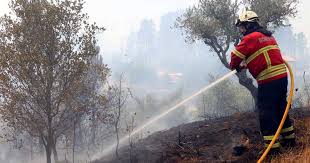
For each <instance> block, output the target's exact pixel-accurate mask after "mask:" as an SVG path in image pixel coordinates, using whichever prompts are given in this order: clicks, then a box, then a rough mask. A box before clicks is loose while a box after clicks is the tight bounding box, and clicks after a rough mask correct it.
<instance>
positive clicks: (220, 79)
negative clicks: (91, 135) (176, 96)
mask: <svg viewBox="0 0 310 163" xmlns="http://www.w3.org/2000/svg"><path fill="white" fill-rule="evenodd" d="M236 73H237V71H236V70H233V71H231V72H229V73H228V74H226V75H224V76H223V77H221V78H219V79H218V80H216V81H214V82H213V83H211V84H209V85H208V86H206V87H204V88H201V89H200V90H198V91H197V92H196V93H194V94H192V95H191V96H189V97H187V98H185V99H184V100H182V101H181V102H179V103H178V104H176V105H175V106H173V107H171V108H170V109H168V110H166V111H164V112H162V113H161V114H159V115H157V116H155V117H153V118H152V119H150V120H149V121H147V122H146V123H145V124H143V125H142V126H140V127H138V128H136V129H134V130H133V131H132V133H131V134H130V135H126V136H124V137H123V138H121V139H120V140H119V145H120V146H122V145H124V144H125V142H126V141H127V140H128V139H129V138H130V136H133V135H135V134H137V133H138V132H140V131H142V130H143V129H144V128H146V127H148V126H150V125H151V124H153V123H154V122H156V121H158V120H159V119H161V118H163V117H165V116H166V115H168V114H169V113H171V112H172V111H174V110H176V109H177V108H179V107H180V106H182V105H183V104H185V103H186V102H188V101H190V100H191V99H193V98H195V97H196V96H198V95H200V94H201V93H203V92H205V91H206V90H208V89H210V88H212V87H214V86H215V85H217V84H219V83H220V82H222V81H223V80H225V79H227V78H229V77H231V76H233V75H234V74H236ZM116 144H117V143H116V142H115V143H114V144H112V145H111V146H109V147H107V148H106V149H105V150H103V151H102V152H100V153H97V154H95V155H94V156H93V157H92V160H97V159H100V158H102V157H105V156H108V155H109V154H111V152H112V151H113V150H115V148H116Z"/></svg>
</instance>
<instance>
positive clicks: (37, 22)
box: [0, 0, 109, 163]
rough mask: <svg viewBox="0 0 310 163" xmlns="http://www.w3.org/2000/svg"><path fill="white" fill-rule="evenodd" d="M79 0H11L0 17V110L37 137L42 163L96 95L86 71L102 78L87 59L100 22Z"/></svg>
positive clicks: (104, 71)
mask: <svg viewBox="0 0 310 163" xmlns="http://www.w3.org/2000/svg"><path fill="white" fill-rule="evenodd" d="M83 4H84V2H83V0H75V1H69V0H64V1H60V0H56V1H48V0H12V1H11V3H10V8H11V10H12V14H10V15H5V16H3V17H2V18H1V19H0V55H1V56H0V93H1V104H0V114H1V117H2V118H3V119H4V121H5V122H6V123H7V125H8V126H9V127H11V128H14V129H15V130H18V131H20V132H27V133H28V134H30V135H31V136H32V137H37V138H40V140H41V141H42V142H43V145H44V147H45V152H46V159H47V163H51V154H52V151H53V153H54V156H57V151H56V143H57V139H58V138H59V137H60V136H61V135H62V134H63V133H64V132H65V131H67V130H68V129H70V128H71V127H72V126H73V123H74V120H75V119H76V118H77V117H81V116H82V115H83V114H84V113H86V112H88V111H89V106H90V105H92V104H93V103H95V102H96V101H98V100H97V99H98V98H97V97H98V94H97V93H96V92H92V91H91V89H90V88H89V87H88V84H90V83H91V82H93V81H90V80H87V79H88V78H87V74H88V72H89V71H90V70H96V71H98V72H100V81H102V82H103V81H105V79H106V76H107V74H108V72H109V69H108V68H107V66H106V65H102V64H101V65H98V64H92V62H91V59H92V57H94V56H95V55H96V54H98V52H97V50H96V38H95V35H96V33H97V32H101V31H103V30H104V28H102V27H99V26H97V25H96V24H95V23H89V22H88V16H87V14H85V13H83V12H82V9H83ZM55 159H57V157H55ZM56 161H57V160H56Z"/></svg>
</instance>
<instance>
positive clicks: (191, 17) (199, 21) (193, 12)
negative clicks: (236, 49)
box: [176, 0, 297, 101]
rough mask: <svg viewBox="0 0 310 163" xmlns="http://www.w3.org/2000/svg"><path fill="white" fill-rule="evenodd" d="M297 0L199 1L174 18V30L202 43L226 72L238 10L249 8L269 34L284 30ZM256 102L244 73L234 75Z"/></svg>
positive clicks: (235, 37)
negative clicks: (280, 28) (179, 30)
mask: <svg viewBox="0 0 310 163" xmlns="http://www.w3.org/2000/svg"><path fill="white" fill-rule="evenodd" d="M296 5H297V0H260V1H255V0H244V1H243V2H240V1H238V0H234V1H232V0H200V1H199V2H198V4H197V5H195V6H193V7H190V8H188V9H187V10H186V12H185V13H184V14H183V15H181V16H180V17H178V19H177V21H176V27H178V28H181V29H183V30H184V32H185V35H186V39H187V40H188V41H196V40H202V41H204V43H205V44H206V45H207V46H209V47H210V49H211V50H212V51H214V52H215V53H216V54H217V57H218V58H219V59H220V61H221V63H222V64H223V65H224V66H225V67H226V68H227V69H229V63H228V60H227V55H228V50H229V49H230V46H231V44H234V45H237V44H238V42H239V41H240V35H239V32H238V31H237V29H236V27H235V26H234V23H235V21H236V19H237V13H238V12H239V11H240V10H242V8H245V7H247V8H250V9H252V10H253V11H255V12H257V14H258V15H259V16H260V20H261V24H262V25H263V26H265V27H270V28H272V30H275V29H277V28H278V27H281V26H285V25H286V24H285V23H286V22H287V18H288V17H294V16H295V14H296V12H297V11H296ZM237 76H238V78H239V83H240V84H241V85H243V86H244V87H246V88H247V89H248V90H249V91H250V92H251V94H252V96H253V98H254V99H255V101H256V94H257V88H256V87H255V85H254V84H253V79H252V78H250V77H248V76H247V74H246V71H242V72H241V73H238V74H237Z"/></svg>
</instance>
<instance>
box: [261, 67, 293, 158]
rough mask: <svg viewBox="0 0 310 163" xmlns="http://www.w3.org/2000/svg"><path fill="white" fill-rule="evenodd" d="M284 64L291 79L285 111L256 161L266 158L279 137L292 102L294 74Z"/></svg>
mask: <svg viewBox="0 0 310 163" xmlns="http://www.w3.org/2000/svg"><path fill="white" fill-rule="evenodd" d="M285 65H286V67H287V69H288V71H289V74H290V79H291V84H290V93H289V96H288V102H287V105H286V108H285V112H284V114H283V117H282V120H281V122H280V124H279V127H278V129H277V131H276V133H275V136H274V137H273V139H272V141H271V142H270V144H269V145H268V147H267V148H266V150H265V151H264V153H263V155H262V156H261V157H260V159H259V160H258V161H257V163H261V162H263V160H264V159H265V158H266V156H267V154H268V152H269V151H270V149H271V147H272V146H273V144H274V143H275V141H276V140H277V138H278V137H279V135H280V133H281V130H282V127H283V125H284V121H285V120H286V118H287V115H288V111H289V109H290V106H291V103H292V98H293V93H294V91H293V90H294V75H293V71H292V68H291V66H290V65H289V64H288V63H287V62H286V61H285Z"/></svg>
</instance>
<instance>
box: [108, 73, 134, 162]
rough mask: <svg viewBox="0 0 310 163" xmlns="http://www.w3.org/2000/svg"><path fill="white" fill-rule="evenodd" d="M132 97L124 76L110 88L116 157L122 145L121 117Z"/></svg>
mask: <svg viewBox="0 0 310 163" xmlns="http://www.w3.org/2000/svg"><path fill="white" fill-rule="evenodd" d="M129 95H130V91H129V88H128V87H126V86H124V74H121V75H120V77H119V80H118V81H117V83H116V84H115V85H112V86H111V87H110V91H109V96H110V97H109V98H108V99H109V100H108V101H109V106H110V108H111V112H112V113H111V115H113V116H112V118H111V123H112V125H113V127H114V130H115V134H116V149H115V155H116V157H118V156H119V155H118V148H119V143H120V137H119V136H120V133H121V131H120V129H121V126H120V124H121V117H122V113H123V109H124V107H125V106H124V105H125V104H126V102H127V100H128V97H129Z"/></svg>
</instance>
